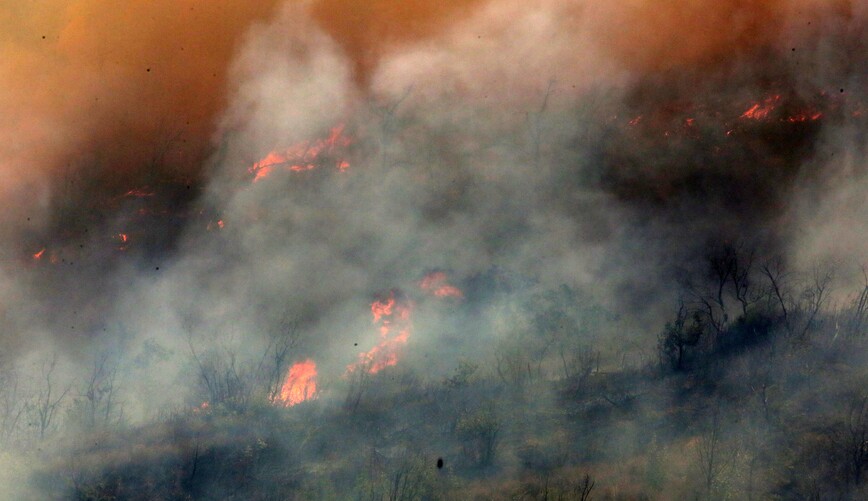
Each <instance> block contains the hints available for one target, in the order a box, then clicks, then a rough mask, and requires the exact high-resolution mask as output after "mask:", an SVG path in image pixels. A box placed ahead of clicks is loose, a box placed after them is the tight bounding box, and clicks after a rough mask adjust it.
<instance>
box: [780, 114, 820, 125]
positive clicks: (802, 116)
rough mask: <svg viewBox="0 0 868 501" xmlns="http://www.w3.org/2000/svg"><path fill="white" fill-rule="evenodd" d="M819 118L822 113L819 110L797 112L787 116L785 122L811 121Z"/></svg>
mask: <svg viewBox="0 0 868 501" xmlns="http://www.w3.org/2000/svg"><path fill="white" fill-rule="evenodd" d="M821 118H823V114H822V113H820V112H813V113H799V114H797V115H793V116H790V117H787V122H790V123H798V122H813V121H814V120H819V119H821Z"/></svg>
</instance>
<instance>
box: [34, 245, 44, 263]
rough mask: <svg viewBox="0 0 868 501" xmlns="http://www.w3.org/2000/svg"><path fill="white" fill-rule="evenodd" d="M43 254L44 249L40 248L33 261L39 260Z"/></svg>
mask: <svg viewBox="0 0 868 501" xmlns="http://www.w3.org/2000/svg"><path fill="white" fill-rule="evenodd" d="M44 254H45V247H43V248H42V250H40V251H39V252H37V253H36V254H34V255H33V259H36V260H40V259H42V256H43V255H44Z"/></svg>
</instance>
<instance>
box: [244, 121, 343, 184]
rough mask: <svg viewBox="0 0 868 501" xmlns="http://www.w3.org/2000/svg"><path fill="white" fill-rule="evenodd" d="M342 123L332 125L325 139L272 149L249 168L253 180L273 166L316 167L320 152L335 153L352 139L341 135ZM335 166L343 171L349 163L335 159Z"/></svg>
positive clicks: (289, 167) (301, 170)
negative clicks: (282, 148)
mask: <svg viewBox="0 0 868 501" xmlns="http://www.w3.org/2000/svg"><path fill="white" fill-rule="evenodd" d="M343 131H344V125H343V124H340V125H337V126H336V127H333V128H332V130H331V132H330V133H329V136H328V137H327V138H326V139H317V140H316V141H304V142H301V143H298V144H295V145H292V146H290V147H289V148H287V149H286V150H284V151H272V152H271V153H269V154H268V155H266V156H265V157H263V158H262V159H261V160H260V161H258V162H256V163H255V164H253V166H252V167H250V169H248V170H249V171H250V173H251V174H253V182H254V183H255V182H257V181H260V180H262V179H263V178H266V177H268V176H269V175H270V174H271V173H272V172H274V169H275V168H279V169H283V170H288V171H290V172H304V171H309V170H313V169H316V168H317V167H319V166H320V165H321V164H322V160H321V159H320V154H321V153H323V152H325V153H326V154H329V155H334V154H335V153H337V151H336V150H337V149H339V148H344V147H347V146H349V145H350V144H351V143H352V140H351V139H350V138H348V137H347V136H345V135H343ZM335 167H336V168H337V169H338V170H339V171H341V172H343V171H346V170H347V169H349V167H350V163H349V162H348V161H346V160H344V159H340V160H337V162H336V164H335Z"/></svg>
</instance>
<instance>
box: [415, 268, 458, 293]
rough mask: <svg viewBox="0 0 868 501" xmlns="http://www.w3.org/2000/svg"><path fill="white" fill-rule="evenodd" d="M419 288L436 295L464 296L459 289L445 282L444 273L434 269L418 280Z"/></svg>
mask: <svg viewBox="0 0 868 501" xmlns="http://www.w3.org/2000/svg"><path fill="white" fill-rule="evenodd" d="M419 288H421V289H422V290H423V291H426V292H429V293H431V294H434V295H435V296H437V297H457V298H462V297H464V293H463V292H461V289H459V288H458V287H455V286H454V285H451V284H449V283H448V282H447V280H446V273H443V272H442V271H435V272H434V273H429V274H428V275H426V276H425V278H423V279H422V280H421V281H419Z"/></svg>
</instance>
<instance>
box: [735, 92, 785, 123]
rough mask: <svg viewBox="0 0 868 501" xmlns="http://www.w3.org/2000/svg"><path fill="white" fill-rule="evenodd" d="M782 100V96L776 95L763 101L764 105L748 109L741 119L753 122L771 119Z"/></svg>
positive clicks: (756, 104) (760, 104) (756, 105)
mask: <svg viewBox="0 0 868 501" xmlns="http://www.w3.org/2000/svg"><path fill="white" fill-rule="evenodd" d="M780 100H781V96H780V95H774V96H771V97H768V98H766V99H765V100H763V102H762V103H755V104H754V105H753V106H751V107H750V108H748V109H747V111H745V112H744V113H742V114H741V116H740V117H739V118H748V119H751V120H765V119H766V118H768V117H769V114H771V112H772V110H774V109H775V107H776V106H777V104H778V101H780Z"/></svg>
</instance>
